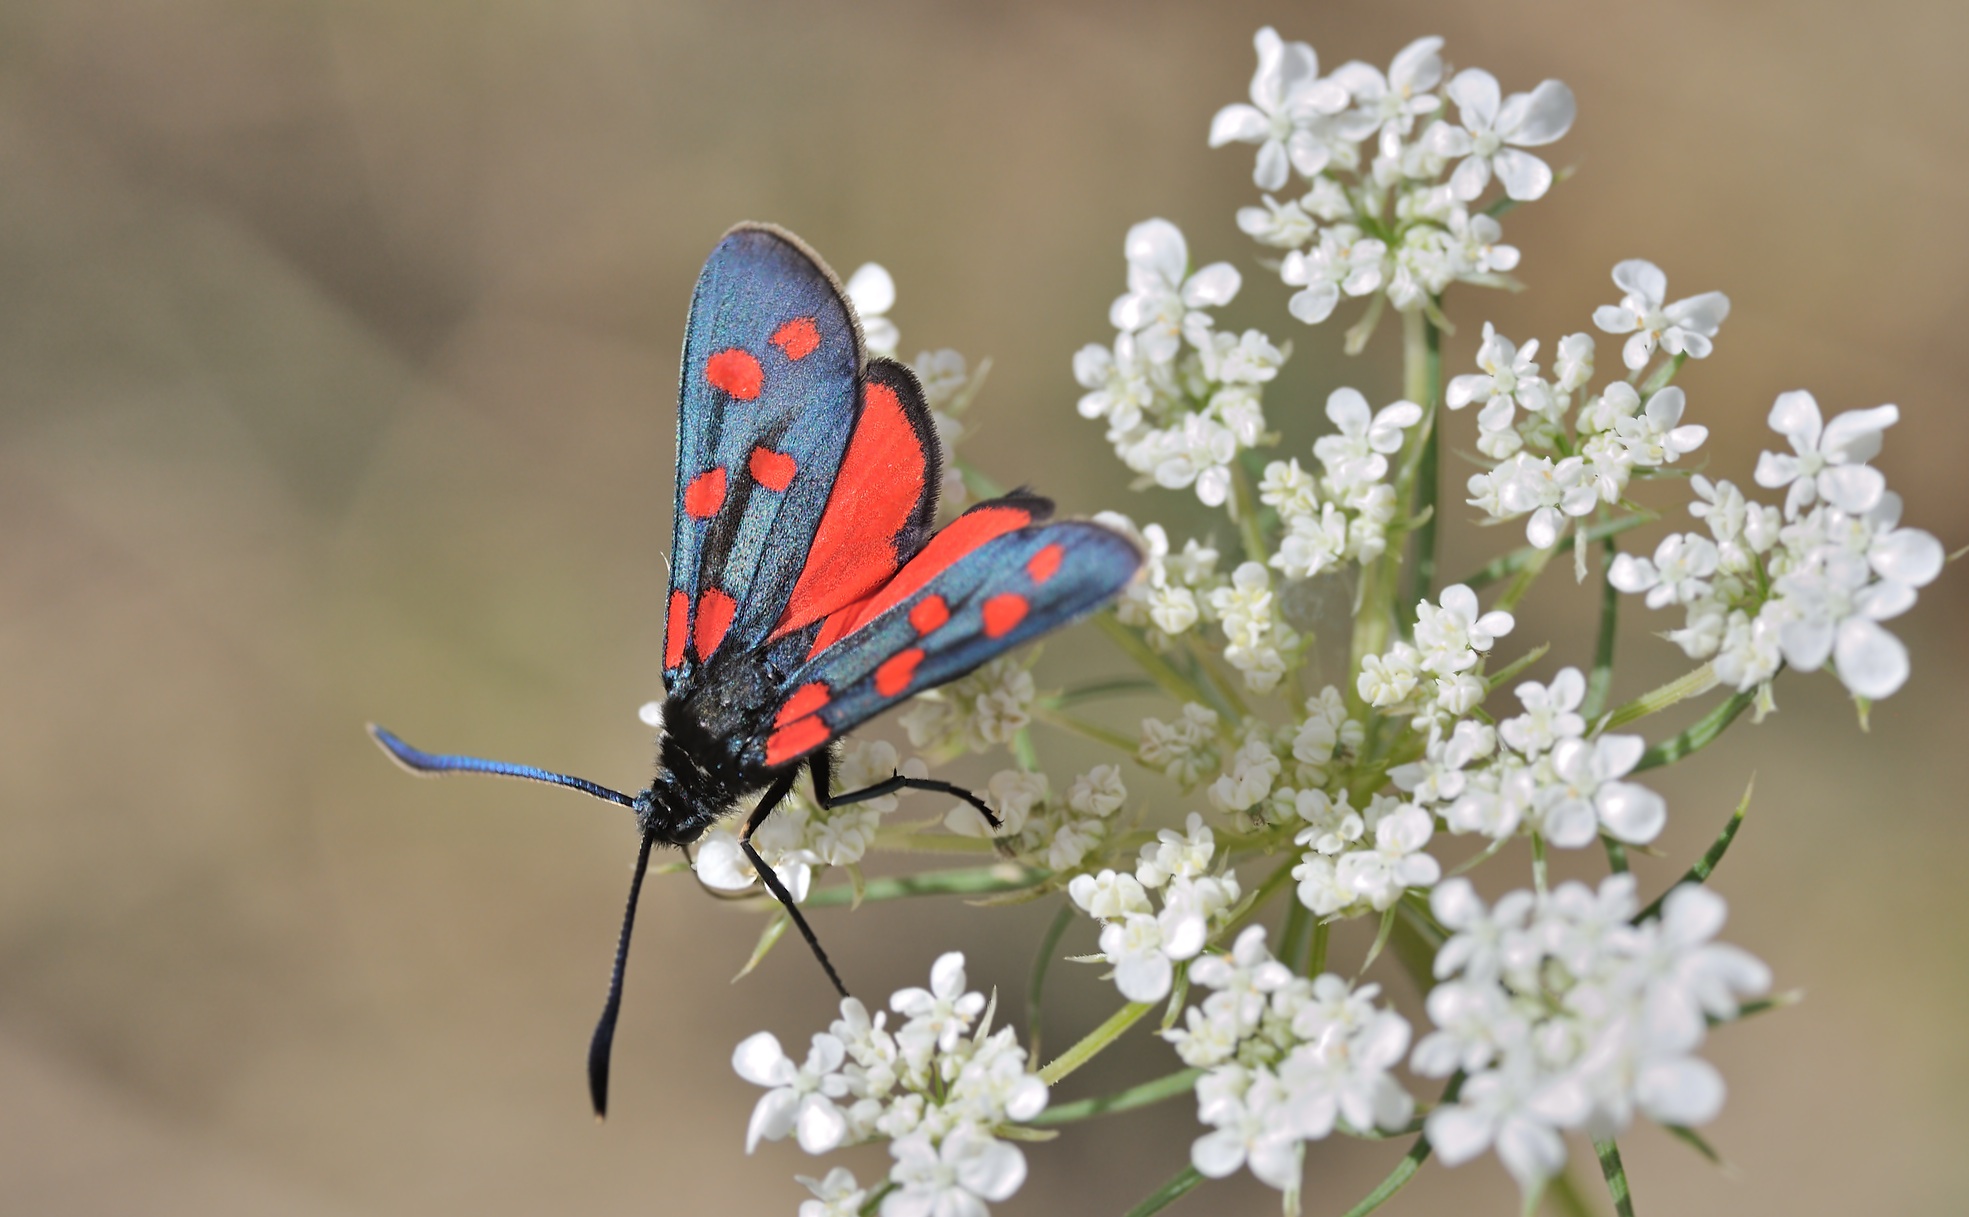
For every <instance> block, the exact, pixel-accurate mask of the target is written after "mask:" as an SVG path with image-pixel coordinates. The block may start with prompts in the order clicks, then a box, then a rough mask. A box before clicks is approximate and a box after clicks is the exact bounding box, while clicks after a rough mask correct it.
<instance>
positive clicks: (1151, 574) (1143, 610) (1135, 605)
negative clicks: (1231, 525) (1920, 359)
mask: <svg viewBox="0 0 1969 1217" xmlns="http://www.w3.org/2000/svg"><path fill="white" fill-rule="evenodd" d="M1094 521H1095V522H1096V523H1098V524H1104V525H1106V526H1107V527H1109V528H1112V529H1114V530H1115V531H1117V532H1120V533H1122V534H1124V535H1126V536H1128V537H1129V538H1131V539H1132V540H1133V541H1134V542H1135V547H1136V548H1137V549H1139V550H1140V551H1141V552H1142V555H1143V562H1142V573H1141V576H1140V577H1139V578H1137V579H1136V580H1135V581H1134V582H1132V583H1130V584H1129V585H1128V586H1127V587H1126V588H1124V589H1122V593H1121V598H1120V599H1118V600H1116V601H1115V605H1114V607H1115V613H1116V615H1117V616H1118V617H1119V618H1120V619H1121V622H1122V624H1123V625H1130V626H1134V627H1135V628H1136V629H1139V630H1145V631H1147V633H1148V637H1149V643H1150V645H1152V646H1154V647H1155V648H1156V649H1158V650H1167V649H1168V648H1169V647H1170V646H1172V645H1174V642H1175V639H1176V637H1177V636H1178V635H1180V634H1183V633H1184V632H1186V631H1188V630H1191V629H1194V628H1196V627H1197V626H1198V625H1200V624H1201V623H1203V622H1204V621H1205V620H1206V617H1205V613H1206V611H1207V610H1208V609H1209V606H1210V594H1211V592H1213V591H1215V590H1216V589H1217V588H1218V587H1220V586H1222V585H1223V583H1224V578H1223V576H1222V575H1219V574H1218V573H1217V559H1218V556H1219V555H1218V553H1217V550H1216V548H1215V547H1214V546H1210V545H1205V544H1203V543H1201V542H1199V541H1197V540H1195V539H1191V540H1189V541H1185V542H1184V543H1183V549H1182V552H1181V553H1177V552H1175V550H1174V549H1173V548H1172V547H1171V545H1170V541H1169V534H1168V532H1167V531H1165V530H1164V529H1163V527H1162V525H1160V524H1144V525H1142V526H1141V527H1140V528H1137V527H1136V526H1135V522H1134V521H1133V520H1131V519H1129V518H1128V517H1127V516H1125V515H1122V514H1121V513H1120V512H1118V511H1103V512H1101V513H1100V514H1098V515H1096V516H1095V517H1094Z"/></svg>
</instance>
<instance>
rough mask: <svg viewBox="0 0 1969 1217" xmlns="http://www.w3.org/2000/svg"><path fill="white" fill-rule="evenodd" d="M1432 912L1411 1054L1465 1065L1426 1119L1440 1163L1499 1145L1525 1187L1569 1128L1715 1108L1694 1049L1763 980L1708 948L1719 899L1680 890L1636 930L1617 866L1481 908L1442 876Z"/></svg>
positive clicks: (1763, 975) (1434, 1063)
mask: <svg viewBox="0 0 1969 1217" xmlns="http://www.w3.org/2000/svg"><path fill="white" fill-rule="evenodd" d="M1430 905H1431V907H1432V908H1433V909H1434V911H1435V915H1436V919H1437V920H1438V921H1440V922H1441V923H1442V924H1443V925H1444V926H1445V927H1447V928H1448V929H1449V930H1450V931H1451V933H1452V935H1453V936H1452V937H1451V938H1450V939H1449V940H1448V941H1447V942H1446V943H1445V944H1444V945H1443V947H1442V948H1441V950H1440V951H1439V952H1438V953H1437V955H1436V963H1435V974H1436V976H1437V978H1438V979H1439V980H1440V981H1441V982H1442V983H1440V984H1438V985H1437V986H1436V987H1435V988H1434V989H1432V990H1430V993H1429V998H1428V1011H1429V1018H1430V1020H1431V1021H1432V1022H1433V1023H1434V1024H1435V1025H1436V1028H1437V1030H1435V1031H1434V1032H1432V1033H1430V1034H1429V1035H1427V1036H1425V1037H1424V1038H1423V1039H1422V1041H1421V1042H1420V1043H1419V1044H1417V1045H1416V1046H1415V1053H1414V1056H1413V1059H1412V1060H1411V1062H1410V1063H1411V1066H1412V1067H1413V1068H1414V1070H1415V1071H1416V1072H1417V1073H1419V1074H1422V1075H1424V1076H1429V1077H1447V1076H1448V1075H1450V1074H1452V1073H1455V1072H1457V1071H1459V1070H1460V1071H1462V1072H1463V1074H1464V1077H1465V1081H1464V1083H1463V1086H1462V1089H1461V1091H1460V1092H1459V1093H1458V1095H1457V1098H1456V1101H1455V1102H1453V1103H1445V1104H1444V1105H1443V1106H1441V1107H1438V1108H1437V1109H1436V1110H1435V1111H1433V1112H1430V1113H1429V1117H1428V1119H1427V1121H1426V1124H1425V1129H1426V1131H1427V1133H1428V1136H1429V1142H1430V1144H1431V1145H1433V1146H1434V1147H1435V1150H1436V1153H1437V1154H1438V1155H1440V1156H1441V1158H1442V1160H1443V1162H1444V1163H1445V1164H1447V1165H1449V1166H1455V1165H1457V1164H1459V1163H1462V1162H1467V1161H1469V1160H1470V1159H1471V1158H1474V1157H1476V1156H1477V1155H1478V1154H1481V1153H1483V1152H1484V1150H1486V1149H1491V1148H1494V1149H1496V1151H1497V1155H1498V1157H1499V1158H1500V1159H1501V1160H1502V1161H1503V1163H1504V1165H1505V1167H1506V1168H1508V1169H1509V1170H1510V1172H1511V1174H1512V1175H1513V1176H1515V1177H1516V1178H1517V1180H1518V1184H1519V1186H1520V1187H1522V1188H1523V1189H1524V1190H1525V1191H1526V1192H1527V1193H1528V1194H1529V1193H1532V1192H1534V1191H1536V1189H1537V1188H1538V1187H1539V1185H1540V1184H1541V1183H1542V1182H1543V1181H1544V1180H1546V1179H1548V1178H1550V1177H1551V1176H1552V1175H1554V1174H1556V1173H1557V1172H1558V1170H1559V1169H1560V1167H1562V1166H1563V1165H1564V1164H1565V1160H1566V1147H1565V1141H1564V1140H1563V1139H1562V1137H1561V1133H1562V1132H1563V1131H1564V1130H1568V1129H1579V1130H1582V1131H1584V1132H1586V1133H1588V1134H1589V1135H1591V1136H1594V1137H1599V1138H1608V1137H1613V1136H1614V1135H1616V1134H1617V1133H1619V1132H1621V1131H1622V1130H1624V1129H1625V1128H1627V1127H1628V1125H1630V1124H1631V1123H1632V1122H1633V1120H1634V1116H1635V1114H1636V1113H1637V1112H1638V1113H1640V1114H1642V1115H1645V1116H1647V1117H1648V1118H1649V1119H1651V1120H1654V1121H1656V1122H1658V1123H1661V1124H1665V1125H1672V1126H1677V1127H1691V1126H1695V1125H1700V1124H1704V1123H1706V1122H1708V1121H1709V1120H1711V1119H1713V1118H1714V1117H1715V1115H1716V1113H1717V1112H1718V1111H1719V1110H1721V1108H1722V1105H1723V1079H1722V1077H1721V1076H1720V1075H1719V1074H1718V1073H1717V1072H1716V1070H1715V1068H1714V1067H1712V1066H1711V1065H1710V1064H1709V1063H1708V1062H1706V1061H1704V1060H1702V1059H1701V1058H1699V1057H1697V1056H1696V1055H1695V1052H1696V1050H1697V1049H1698V1048H1700V1047H1701V1046H1702V1042H1703V1039H1704V1037H1705V1035H1706V1034H1707V1031H1708V1027H1709V1023H1710V1022H1711V1021H1725V1020H1728V1019H1732V1018H1735V1017H1737V1015H1738V1013H1739V1011H1740V1005H1739V1003H1740V1002H1741V1001H1742V999H1744V998H1749V997H1756V996H1758V995H1760V994H1762V993H1764V992H1765V990H1766V989H1768V988H1769V986H1770V972H1769V970H1768V969H1766V968H1765V966H1764V965H1763V964H1762V963H1760V962H1758V961H1757V960H1756V959H1754V958H1752V957H1751V956H1750V955H1748V954H1746V953H1745V952H1743V951H1741V950H1739V949H1737V948H1736V947H1732V946H1727V945H1724V944H1721V943H1717V942H1714V941H1712V940H1713V939H1714V938H1715V936H1716V933H1717V931H1718V930H1720V929H1721V928H1722V926H1723V920H1724V916H1725V913H1726V908H1725V905H1724V902H1723V898H1722V897H1720V896H1718V895H1716V894H1715V893H1714V892H1711V891H1709V890H1708V889H1707V888H1703V887H1697V886H1695V885H1693V884H1690V885H1684V886H1682V887H1678V888H1676V889H1675V890H1674V891H1673V892H1671V893H1670V894H1669V895H1668V898H1667V900H1666V901H1664V902H1663V904H1662V907H1661V915H1660V916H1659V917H1658V918H1651V919H1649V920H1646V921H1642V922H1640V923H1639V924H1635V922H1634V917H1635V915H1636V912H1637V909H1638V905H1637V904H1636V901H1635V895H1634V878H1633V876H1632V875H1626V874H1621V875H1614V876H1611V877H1610V878H1608V879H1606V880H1604V881H1602V882H1601V884H1600V887H1599V890H1598V891H1594V890H1593V889H1591V888H1589V887H1587V886H1585V885H1584V884H1580V883H1567V884H1565V885H1563V886H1561V887H1559V888H1557V889H1556V890H1554V891H1552V892H1551V893H1549V894H1546V895H1533V894H1532V893H1531V892H1526V891H1519V892H1513V893H1511V894H1510V895H1508V896H1505V897H1504V898H1503V899H1502V900H1500V901H1498V902H1497V904H1496V906H1495V907H1492V908H1486V907H1485V906H1484V904H1483V901H1482V900H1480V899H1479V898H1478V897H1477V894H1476V892H1475V889H1473V888H1472V887H1471V886H1470V883H1469V882H1468V881H1467V880H1464V879H1451V880H1449V881H1448V882H1446V883H1444V884H1443V885H1442V886H1440V887H1438V888H1437V889H1436V891H1435V893H1434V894H1433V896H1432V897H1431V900H1430Z"/></svg>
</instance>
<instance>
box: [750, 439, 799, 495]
mask: <svg viewBox="0 0 1969 1217" xmlns="http://www.w3.org/2000/svg"><path fill="white" fill-rule="evenodd" d="M746 465H747V468H749V469H751V471H752V480H753V481H755V482H757V483H759V484H760V485H761V486H764V487H765V488H766V489H767V490H784V489H786V488H787V487H788V486H789V485H791V484H792V482H793V475H794V474H795V473H798V472H799V471H800V466H799V464H798V463H797V462H795V461H794V459H793V458H792V457H790V456H788V455H786V454H785V453H784V452H774V451H773V450H772V449H771V448H754V449H753V450H752V459H751V460H750V461H748V462H746Z"/></svg>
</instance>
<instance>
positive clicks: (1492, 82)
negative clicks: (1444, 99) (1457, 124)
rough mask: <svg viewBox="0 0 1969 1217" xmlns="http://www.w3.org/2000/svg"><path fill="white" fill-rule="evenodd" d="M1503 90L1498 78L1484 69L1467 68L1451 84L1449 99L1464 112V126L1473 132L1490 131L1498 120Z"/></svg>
mask: <svg viewBox="0 0 1969 1217" xmlns="http://www.w3.org/2000/svg"><path fill="white" fill-rule="evenodd" d="M1502 96H1503V90H1501V89H1499V88H1498V87H1497V77H1495V76H1492V75H1491V74H1490V73H1489V72H1486V71H1484V70H1483V69H1482V68H1465V69H1463V70H1462V71H1461V72H1458V73H1457V74H1456V77H1455V79H1453V80H1451V81H1450V82H1449V98H1450V100H1451V101H1453V102H1455V103H1456V104H1457V105H1458V106H1459V107H1461V108H1462V110H1463V125H1464V126H1466V127H1469V128H1470V129H1471V130H1480V129H1488V128H1489V127H1490V126H1491V124H1492V123H1494V122H1495V121H1496V119H1497V110H1498V105H1499V103H1500V101H1501V98H1502Z"/></svg>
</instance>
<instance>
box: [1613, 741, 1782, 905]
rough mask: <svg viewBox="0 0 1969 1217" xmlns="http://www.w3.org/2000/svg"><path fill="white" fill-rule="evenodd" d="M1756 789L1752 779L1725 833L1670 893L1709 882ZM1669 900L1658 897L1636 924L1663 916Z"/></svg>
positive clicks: (1717, 837)
mask: <svg viewBox="0 0 1969 1217" xmlns="http://www.w3.org/2000/svg"><path fill="white" fill-rule="evenodd" d="M1756 789H1757V780H1756V779H1755V778H1752V779H1751V782H1750V785H1748V786H1746V787H1744V790H1743V798H1741V799H1739V800H1737V809H1736V811H1735V812H1734V813H1732V814H1731V816H1730V819H1729V822H1728V823H1727V824H1724V825H1723V831H1722V832H1721V833H1718V834H1717V836H1716V840H1715V842H1714V843H1713V844H1712V845H1710V847H1709V848H1708V849H1706V850H1704V851H1703V855H1702V857H1700V858H1697V859H1696V860H1695V864H1694V865H1692V866H1690V867H1689V869H1688V870H1687V871H1684V872H1683V874H1682V877H1681V878H1680V879H1677V880H1676V881H1675V882H1674V884H1673V885H1672V886H1670V887H1669V889H1668V891H1669V892H1672V891H1674V890H1675V889H1676V888H1678V887H1680V886H1682V885H1683V884H1684V883H1706V882H1708V880H1709V876H1710V875H1711V874H1713V873H1714V872H1715V870H1716V864H1717V863H1719V862H1721V861H1722V860H1723V855H1724V854H1726V853H1729V852H1730V842H1732V841H1734V840H1736V839H1737V829H1739V828H1742V827H1743V817H1744V813H1746V812H1748V811H1749V810H1750V795H1751V792H1753V791H1755V790H1756ZM1667 899H1668V892H1663V893H1662V894H1661V895H1660V896H1657V897H1656V898H1655V901H1654V903H1653V904H1650V905H1649V906H1648V907H1646V908H1644V909H1642V910H1641V911H1640V912H1638V913H1636V914H1635V915H1634V924H1636V925H1639V924H1640V923H1641V922H1643V921H1646V920H1647V919H1648V918H1650V917H1656V916H1659V915H1660V914H1661V905H1662V901H1664V900H1667Z"/></svg>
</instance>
